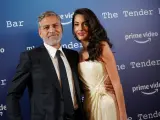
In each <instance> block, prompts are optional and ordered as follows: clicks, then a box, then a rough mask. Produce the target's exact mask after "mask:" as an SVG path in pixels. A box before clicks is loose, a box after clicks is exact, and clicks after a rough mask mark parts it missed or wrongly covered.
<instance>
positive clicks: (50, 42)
mask: <svg viewBox="0 0 160 120" xmlns="http://www.w3.org/2000/svg"><path fill="white" fill-rule="evenodd" d="M61 39H62V35H61V36H60V37H59V38H58V39H55V40H49V39H47V40H44V39H43V41H44V42H45V43H46V44H48V45H50V46H56V45H57V44H59V43H60V42H61Z"/></svg>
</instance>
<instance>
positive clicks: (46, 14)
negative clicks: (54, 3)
mask: <svg viewBox="0 0 160 120" xmlns="http://www.w3.org/2000/svg"><path fill="white" fill-rule="evenodd" d="M49 16H56V17H57V18H58V19H59V20H60V21H61V18H60V17H59V15H58V14H57V13H55V12H53V11H46V12H44V13H42V14H41V15H40V16H39V17H38V22H41V21H42V20H43V18H45V17H49Z"/></svg>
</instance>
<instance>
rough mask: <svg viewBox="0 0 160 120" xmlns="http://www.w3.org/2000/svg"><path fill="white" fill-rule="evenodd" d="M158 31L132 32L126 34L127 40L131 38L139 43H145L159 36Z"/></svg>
mask: <svg viewBox="0 0 160 120" xmlns="http://www.w3.org/2000/svg"><path fill="white" fill-rule="evenodd" d="M158 35H159V34H158V32H152V31H149V32H145V33H130V34H127V35H125V40H126V41H129V40H133V41H134V42H136V43H139V44H145V43H149V42H151V41H152V40H153V38H155V37H158Z"/></svg>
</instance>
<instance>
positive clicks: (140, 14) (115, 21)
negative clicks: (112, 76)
mask: <svg viewBox="0 0 160 120" xmlns="http://www.w3.org/2000/svg"><path fill="white" fill-rule="evenodd" d="M81 7H87V8H90V9H92V10H93V11H94V12H95V13H96V15H97V16H98V18H99V19H100V21H101V23H102V25H103V26H104V28H105V29H106V30H107V32H108V36H109V38H110V39H111V42H112V43H113V49H112V50H113V51H114V52H115V54H114V55H115V58H116V61H117V69H118V71H119V74H120V78H121V82H122V85H123V89H124V95H125V102H126V107H127V114H128V120H160V103H159V101H160V1H159V0H120V1H118V0H117V1H115V0H69V1H67V0H3V1H1V3H0V120H7V117H6V111H7V108H6V94H7V89H8V87H9V84H10V82H11V79H12V77H13V75H14V73H15V69H16V65H17V63H18V61H19V55H20V53H21V52H22V51H26V50H31V49H33V48H35V47H37V46H39V45H41V44H42V40H41V39H40V37H39V35H38V30H37V28H38V24H37V17H38V16H39V15H40V14H41V13H42V12H44V11H47V10H53V11H55V12H56V13H58V14H59V15H60V17H61V19H62V24H63V28H64V33H63V39H62V44H63V47H65V48H69V49H74V50H77V51H79V50H80V49H81V48H82V45H81V44H80V43H79V42H77V41H76V40H75V39H74V37H73V36H72V32H71V19H72V15H73V12H74V10H75V9H76V8H81ZM21 106H22V113H23V116H24V120H29V119H30V118H29V114H30V111H29V100H28V94H27V92H26V91H25V93H24V95H23V97H22V99H21Z"/></svg>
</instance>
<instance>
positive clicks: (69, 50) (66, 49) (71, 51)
mask: <svg viewBox="0 0 160 120" xmlns="http://www.w3.org/2000/svg"><path fill="white" fill-rule="evenodd" d="M62 49H63V50H64V51H66V52H70V53H75V54H77V53H78V52H77V51H76V50H72V49H68V48H62Z"/></svg>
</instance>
